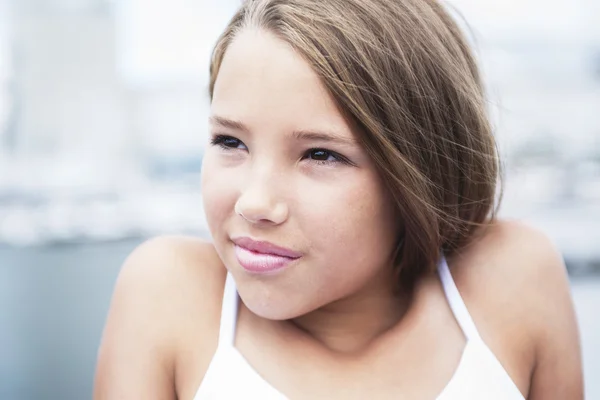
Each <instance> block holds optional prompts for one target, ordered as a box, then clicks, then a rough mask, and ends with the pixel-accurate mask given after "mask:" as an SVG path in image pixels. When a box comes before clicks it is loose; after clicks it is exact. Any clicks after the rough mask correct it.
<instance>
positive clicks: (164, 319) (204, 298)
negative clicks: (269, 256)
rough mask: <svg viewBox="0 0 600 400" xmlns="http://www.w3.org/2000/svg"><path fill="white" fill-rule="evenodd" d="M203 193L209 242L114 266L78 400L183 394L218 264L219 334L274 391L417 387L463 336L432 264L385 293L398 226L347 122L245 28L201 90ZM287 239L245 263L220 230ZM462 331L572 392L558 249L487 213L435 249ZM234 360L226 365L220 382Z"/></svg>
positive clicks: (573, 338)
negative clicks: (210, 89)
mask: <svg viewBox="0 0 600 400" xmlns="http://www.w3.org/2000/svg"><path fill="white" fill-rule="evenodd" d="M210 132H211V138H212V144H211V145H210V146H209V147H208V149H207V151H206V155H205V160H204V165H203V176H202V180H203V188H202V191H203V197H204V206H205V211H206V215H207V221H208V224H209V228H210V230H211V233H212V236H213V243H206V242H203V241H201V240H198V239H193V238H185V237H161V238H157V239H153V240H151V241H149V242H147V243H145V244H143V245H142V246H140V247H139V248H138V249H136V250H135V251H134V253H133V254H132V255H131V256H130V257H129V258H128V260H127V261H126V263H125V265H124V266H123V269H122V271H121V274H120V276H119V278H118V281H117V284H116V287H115V292H114V296H113V300H112V304H111V308H110V312H109V315H108V320H107V323H106V328H105V331H104V335H103V339H102V343H101V346H100V350H99V353H98V367H97V374H96V384H95V391H94V398H95V399H121V398H122V399H137V398H140V399H142V398H143V399H176V398H177V399H192V398H193V396H194V394H195V392H196V391H197V389H198V387H199V385H200V383H201V382H202V379H203V377H204V375H205V373H206V371H207V369H208V366H209V364H210V361H211V359H212V357H213V355H214V353H215V350H216V346H217V339H218V332H219V322H220V312H221V302H222V296H223V288H224V283H225V277H226V273H227V271H229V272H230V273H231V274H232V275H233V276H234V278H235V279H236V283H237V286H238V290H239V293H240V297H241V298H242V303H241V306H240V312H239V316H238V328H237V334H236V341H235V346H236V347H237V349H238V350H239V351H240V352H241V353H242V355H243V356H244V357H245V358H246V359H247V360H248V362H249V363H250V364H251V365H252V366H253V367H254V368H255V369H256V370H257V372H258V373H259V374H260V375H261V376H263V377H264V378H265V379H266V380H267V381H268V382H269V383H270V384H271V385H273V386H274V387H275V388H277V389H278V390H279V391H280V392H282V393H284V394H286V395H287V396H288V397H290V398H330V399H335V398H340V399H351V398H356V399H359V398H377V399H386V398H390V399H392V398H398V396H399V395H402V397H403V398H410V399H412V398H415V399H417V398H418V399H434V398H435V397H436V396H437V395H438V394H439V393H440V392H441V391H442V389H443V388H444V387H445V386H446V384H447V383H448V381H449V380H450V378H451V377H452V374H453V372H454V371H455V369H456V367H457V365H458V362H459V359H460V356H461V354H462V350H463V348H464V346H465V338H464V336H463V334H462V332H461V330H460V328H459V326H458V325H457V323H456V321H455V319H454V316H453V315H452V312H451V310H450V309H449V306H448V304H447V300H446V298H445V296H444V293H443V290H442V287H441V283H440V281H439V278H438V277H437V275H436V274H432V275H431V276H426V277H425V278H424V279H423V280H422V281H420V282H419V283H418V285H417V287H416V290H415V293H414V295H413V296H412V297H410V298H409V297H407V296H402V295H400V296H397V295H394V291H393V289H394V287H393V279H391V278H392V270H391V263H390V254H391V253H392V250H393V246H394V243H395V240H396V233H397V232H398V231H399V229H400V226H398V225H397V222H395V221H399V220H400V219H399V218H396V216H395V215H394V211H393V207H392V203H391V200H390V199H389V196H388V195H387V193H386V192H385V190H384V187H383V184H382V182H381V181H380V179H379V177H378V175H377V173H376V171H375V168H374V165H373V164H372V163H371V161H370V160H369V158H368V157H367V156H366V154H365V153H364V151H363V150H362V149H361V148H360V146H358V144H357V142H356V133H355V132H353V130H352V128H351V127H350V126H349V125H348V124H347V122H346V120H345V119H344V118H343V117H342V115H341V114H340V112H339V111H338V109H337V107H336V106H335V103H334V101H333V99H332V98H331V97H330V96H329V95H328V93H327V92H326V90H325V88H324V87H323V85H322V83H321V82H320V80H319V79H318V77H317V76H316V75H315V73H314V72H313V71H312V70H311V68H310V66H309V65H308V64H307V63H306V62H305V61H304V60H303V59H302V58H301V57H300V56H299V55H298V54H297V53H296V52H294V51H293V49H291V48H290V47H289V46H288V45H286V44H285V43H284V42H282V41H280V40H279V39H277V38H276V37H274V36H272V35H271V34H269V33H267V32H263V31H252V30H247V31H244V32H242V33H240V34H239V36H238V37H237V38H236V39H235V41H234V42H233V44H232V45H231V47H230V48H229V50H228V52H227V54H226V55H225V58H224V60H223V64H222V66H221V70H220V72H219V77H218V79H217V82H216V86H215V91H214V97H213V101H212V104H211V121H210ZM240 236H246V237H251V238H252V239H255V240H267V241H270V242H273V243H275V244H278V245H280V246H284V247H287V248H290V249H293V250H295V251H297V252H300V253H302V257H301V258H300V259H299V260H298V261H296V262H294V264H293V265H291V266H290V267H289V268H287V269H285V270H283V271H281V272H279V273H277V274H275V275H270V276H268V277H265V276H256V275H252V274H249V273H247V272H246V271H244V270H243V268H241V266H240V265H239V263H238V262H237V261H236V258H235V256H234V245H233V243H232V241H231V240H232V239H233V238H235V237H240ZM448 261H449V264H450V268H451V271H452V274H453V277H454V279H455V281H456V284H457V286H458V289H459V291H460V293H461V295H462V297H463V298H464V301H465V303H466V305H467V307H468V309H469V312H470V313H471V315H472V317H473V319H474V321H475V323H476V325H477V327H478V329H479V331H480V334H481V336H482V338H483V340H484V341H485V342H486V344H487V345H488V346H489V347H490V349H491V350H492V351H493V352H494V354H495V355H496V357H497V358H498V360H499V361H500V362H501V364H502V365H503V366H504V368H505V369H506V371H507V372H508V374H509V375H510V376H511V378H512V379H513V381H514V382H515V384H516V385H517V387H518V388H519V390H520V391H521V393H523V394H524V396H525V397H526V398H528V399H533V400H540V399H544V400H554V399H556V400H559V399H560V400H563V399H582V398H583V383H582V371H581V350H580V345H579V334H578V330H577V323H576V319H575V314H574V311H573V304H572V300H571V295H570V291H569V282H568V278H567V274H566V272H565V268H564V265H563V262H562V259H561V256H560V254H559V253H558V252H557V251H556V249H555V248H554V246H553V245H552V243H551V242H550V241H549V240H548V239H547V238H546V237H545V236H544V235H543V234H542V233H540V232H538V231H536V230H534V229H532V228H530V227H527V226H525V225H522V224H520V223H517V222H507V221H500V222H497V223H495V224H493V225H492V226H490V227H489V228H487V229H485V230H482V231H480V232H478V235H477V237H476V239H475V240H474V242H473V243H472V244H471V245H470V246H469V247H468V248H466V249H465V250H464V251H463V252H462V253H461V255H460V256H455V257H453V258H452V259H450V260H448ZM234 382H235V376H232V383H233V384H234Z"/></svg>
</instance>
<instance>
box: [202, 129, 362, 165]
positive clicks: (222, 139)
mask: <svg viewBox="0 0 600 400" xmlns="http://www.w3.org/2000/svg"><path fill="white" fill-rule="evenodd" d="M227 141H235V142H236V143H237V145H238V146H239V145H240V144H242V145H243V146H244V147H246V145H245V144H244V143H243V142H242V141H241V140H239V139H236V138H234V137H233V136H228V135H215V136H213V138H212V139H211V141H210V142H211V145H213V146H219V147H220V148H221V149H223V150H226V151H231V150H242V149H238V148H237V147H232V146H227V145H226V144H225V143H226V142H227ZM314 152H323V153H326V154H328V155H329V156H331V157H333V158H334V160H331V161H328V160H315V159H310V160H311V161H313V162H315V163H317V164H320V165H331V164H337V163H342V164H349V165H350V164H351V163H350V161H349V160H348V159H347V158H345V157H344V156H342V155H340V154H338V153H336V152H334V151H331V150H327V149H324V148H321V147H315V148H311V149H308V150H306V151H305V152H304V155H303V156H302V158H303V159H309V158H308V156H309V155H310V154H311V153H314Z"/></svg>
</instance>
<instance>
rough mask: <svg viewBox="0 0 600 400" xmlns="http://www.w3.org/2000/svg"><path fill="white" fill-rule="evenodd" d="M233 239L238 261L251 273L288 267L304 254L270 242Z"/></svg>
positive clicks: (264, 272)
mask: <svg viewBox="0 0 600 400" xmlns="http://www.w3.org/2000/svg"><path fill="white" fill-rule="evenodd" d="M232 241H233V243H234V244H235V255H236V258H237V261H238V263H239V264H240V265H241V266H242V268H244V269H245V270H246V271H247V272H250V273H255V274H266V273H273V272H276V271H279V270H281V269H284V268H286V267H288V266H289V265H290V264H292V263H293V262H294V261H296V260H298V259H299V258H300V257H302V254H301V253H299V252H297V251H294V250H291V249H287V248H285V247H281V246H277V245H275V244H273V243H270V242H264V241H255V240H252V239H250V238H236V239H233V240H232Z"/></svg>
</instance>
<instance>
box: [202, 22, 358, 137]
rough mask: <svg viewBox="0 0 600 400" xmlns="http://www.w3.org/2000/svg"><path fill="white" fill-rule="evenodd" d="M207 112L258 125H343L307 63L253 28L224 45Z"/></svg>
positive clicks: (331, 101) (268, 34)
mask: <svg viewBox="0 0 600 400" xmlns="http://www.w3.org/2000/svg"><path fill="white" fill-rule="evenodd" d="M211 112H212V113H213V114H217V115H224V116H226V117H229V118H232V119H237V120H242V121H244V122H245V123H246V124H249V125H255V126H256V125H259V124H260V126H261V128H263V127H264V124H268V125H272V126H274V127H275V126H277V127H278V128H286V129H287V128H289V129H302V128H305V127H306V126H305V125H306V124H307V123H310V124H311V126H315V125H318V126H320V127H323V128H327V127H329V128H338V129H339V128H341V127H344V128H348V125H347V124H346V121H345V119H344V117H343V115H342V114H341V112H340V111H339V109H338V108H337V106H336V104H335V101H334V100H333V98H332V97H331V95H330V94H329V92H328V91H327V89H326V88H325V86H324V85H323V83H322V82H321V79H320V78H319V76H318V75H317V74H316V73H315V72H314V71H313V69H312V68H311V66H310V65H309V64H308V62H306V61H305V60H304V59H303V58H302V56H301V55H300V54H299V53H298V52H297V51H295V50H294V49H293V48H292V47H291V46H290V45H289V44H288V43H286V42H284V41H283V40H281V39H279V38H277V37H276V36H275V35H273V34H271V33H269V32H266V31H263V30H255V29H245V30H243V31H242V32H240V33H239V34H238V35H237V37H236V38H235V39H234V40H233V42H232V43H231V45H230V46H229V48H228V49H227V51H226V53H225V56H224V58H223V62H222V63H221V67H220V70H219V74H218V77H217V80H216V82H215V88H214V93H213V100H212V104H211ZM348 132H349V129H348Z"/></svg>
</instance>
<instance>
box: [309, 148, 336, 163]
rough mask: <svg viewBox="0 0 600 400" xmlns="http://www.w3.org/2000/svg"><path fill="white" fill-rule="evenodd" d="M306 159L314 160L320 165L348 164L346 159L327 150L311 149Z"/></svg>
mask: <svg viewBox="0 0 600 400" xmlns="http://www.w3.org/2000/svg"><path fill="white" fill-rule="evenodd" d="M304 158H307V159H310V160H314V161H316V162H319V163H337V162H343V163H346V162H347V161H346V159H345V158H344V157H342V156H341V155H339V154H337V153H335V152H333V151H329V150H326V149H310V150H308V151H307V152H306V153H305V155H304Z"/></svg>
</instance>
